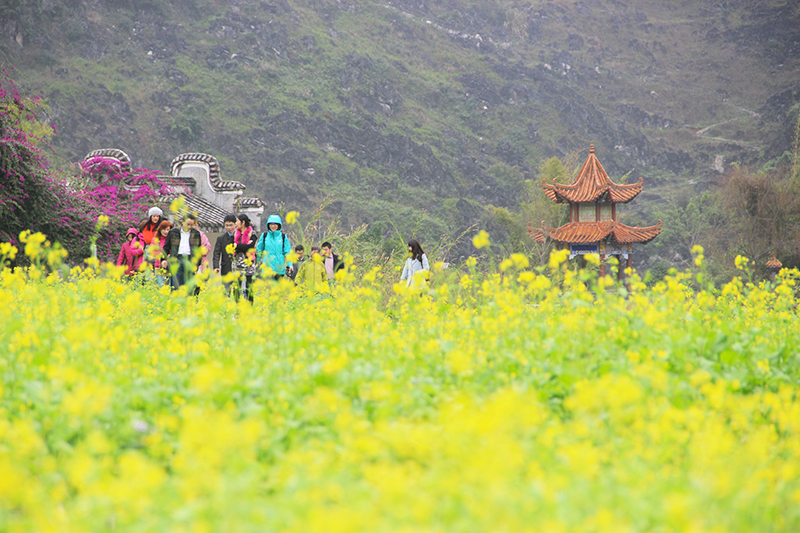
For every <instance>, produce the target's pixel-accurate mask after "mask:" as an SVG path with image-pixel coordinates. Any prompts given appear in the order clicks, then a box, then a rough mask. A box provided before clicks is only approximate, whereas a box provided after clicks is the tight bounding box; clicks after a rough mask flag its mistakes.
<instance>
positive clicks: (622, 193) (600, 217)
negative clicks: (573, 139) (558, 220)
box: [532, 143, 661, 279]
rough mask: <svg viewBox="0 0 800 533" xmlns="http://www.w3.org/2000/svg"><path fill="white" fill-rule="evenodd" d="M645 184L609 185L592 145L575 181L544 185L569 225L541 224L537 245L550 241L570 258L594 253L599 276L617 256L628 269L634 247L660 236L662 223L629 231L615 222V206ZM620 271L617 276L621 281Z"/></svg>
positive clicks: (620, 270)
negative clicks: (564, 208)
mask: <svg viewBox="0 0 800 533" xmlns="http://www.w3.org/2000/svg"><path fill="white" fill-rule="evenodd" d="M643 183H644V180H643V179H642V178H639V181H638V182H636V183H633V184H617V183H614V182H613V181H611V179H610V178H609V177H608V174H607V173H606V171H605V169H604V168H603V165H601V164H600V161H598V159H597V156H595V155H594V143H591V145H590V147H589V157H587V158H586V162H585V163H584V164H583V167H582V168H581V171H580V173H579V174H578V177H577V178H575V181H573V182H572V183H571V184H569V185H562V184H560V183H545V182H544V181H542V188H543V189H544V193H545V194H546V195H547V197H548V198H550V199H551V200H552V201H554V202H556V203H568V204H569V223H567V224H564V225H563V226H561V227H560V228H550V227H547V226H545V224H544V221H543V222H542V227H541V228H536V229H534V230H533V231H532V237H533V238H534V239H536V241H537V242H541V243H544V242H546V241H547V239H551V240H553V241H555V242H557V243H559V244H560V245H562V246H564V247H568V249H569V252H570V254H569V258H570V259H572V258H574V257H575V256H577V255H582V254H591V253H596V254H599V255H600V275H601V276H605V260H606V258H608V257H609V256H612V255H616V256H618V258H619V259H620V263H619V264H620V265H622V261H621V259H622V258H624V259H625V260H626V262H627V266H628V268H630V267H631V263H632V262H631V254H632V253H633V249H632V248H633V245H634V244H645V243H648V242H650V241H652V240H653V239H655V238H656V237H657V236H658V234H659V233H661V221H660V220H659V221H658V224H656V225H654V226H648V227H645V228H642V227H638V226H637V227H635V228H634V227H631V226H626V225H625V224H623V223H621V222H619V221H618V220H617V204H619V203H623V204H627V203H628V202H630V201H631V200H633V199H634V198H636V196H638V194H639V193H640V192H642V184H643ZM622 271H623V269H622V268H620V269H619V271H618V276H619V277H620V279H621V278H622Z"/></svg>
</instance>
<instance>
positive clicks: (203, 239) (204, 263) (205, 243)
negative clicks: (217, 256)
mask: <svg viewBox="0 0 800 533" xmlns="http://www.w3.org/2000/svg"><path fill="white" fill-rule="evenodd" d="M197 230H198V231H199V232H200V245H201V246H202V247H203V248H205V252H203V258H202V259H201V260H200V265H198V267H197V272H198V273H202V272H205V271H206V270H208V252H210V251H211V241H209V240H208V235H206V233H205V232H204V231H202V230H201V229H200V228H198V229H197Z"/></svg>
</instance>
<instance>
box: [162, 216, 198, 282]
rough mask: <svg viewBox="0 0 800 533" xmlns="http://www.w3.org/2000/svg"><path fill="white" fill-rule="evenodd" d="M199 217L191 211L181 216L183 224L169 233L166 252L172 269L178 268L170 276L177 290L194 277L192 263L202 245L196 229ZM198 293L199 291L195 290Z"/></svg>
mask: <svg viewBox="0 0 800 533" xmlns="http://www.w3.org/2000/svg"><path fill="white" fill-rule="evenodd" d="M196 224H197V217H196V216H194V215H193V214H191V213H189V214H187V215H184V216H183V217H182V218H181V225H180V226H177V227H174V228H172V230H170V232H169V234H168V235H167V242H166V243H165V246H164V248H165V250H164V251H165V252H166V254H167V255H168V256H169V265H170V270H172V269H173V268H174V267H173V265H177V269H176V270H175V272H174V274H172V276H171V277H170V286H171V287H172V289H173V290H176V289H177V288H178V287H180V286H181V285H185V284H187V283H188V282H189V280H191V279H192V275H193V274H194V271H195V268H194V266H193V264H192V261H193V260H196V259H195V255H199V253H200V251H199V250H200V247H201V246H202V242H201V237H200V232H199V231H198V230H197V229H195V225H196ZM195 292H196V293H197V291H195Z"/></svg>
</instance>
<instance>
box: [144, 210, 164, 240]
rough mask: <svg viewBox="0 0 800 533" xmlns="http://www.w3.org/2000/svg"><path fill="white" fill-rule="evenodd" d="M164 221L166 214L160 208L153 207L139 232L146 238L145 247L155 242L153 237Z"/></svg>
mask: <svg viewBox="0 0 800 533" xmlns="http://www.w3.org/2000/svg"><path fill="white" fill-rule="evenodd" d="M164 220H165V219H164V212H163V211H161V208H159V207H151V208H150V210H149V211H148V212H147V218H146V219H144V220H142V221H141V222H140V223H139V231H140V232H141V233H142V236H143V237H144V244H145V246H149V245H150V243H152V242H153V237H155V235H156V232H157V231H158V227H159V226H160V225H161V222H163V221H164Z"/></svg>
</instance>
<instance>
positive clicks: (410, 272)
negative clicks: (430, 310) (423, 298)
mask: <svg viewBox="0 0 800 533" xmlns="http://www.w3.org/2000/svg"><path fill="white" fill-rule="evenodd" d="M430 273H431V267H430V264H429V263H428V256H427V255H425V252H424V251H423V250H422V245H421V244H420V243H419V241H418V240H417V239H411V240H410V241H408V259H406V264H405V266H403V274H402V275H401V276H400V280H407V281H406V286H407V287H411V288H415V289H421V288H422V287H424V286H425V282H426V281H427V280H428V279H429V278H430Z"/></svg>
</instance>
